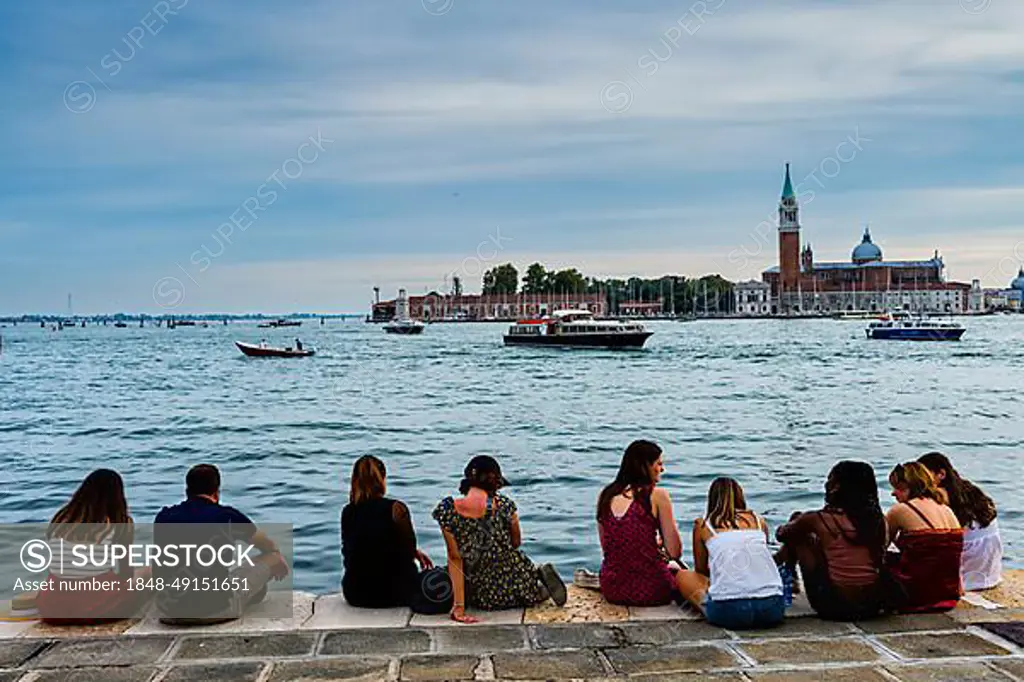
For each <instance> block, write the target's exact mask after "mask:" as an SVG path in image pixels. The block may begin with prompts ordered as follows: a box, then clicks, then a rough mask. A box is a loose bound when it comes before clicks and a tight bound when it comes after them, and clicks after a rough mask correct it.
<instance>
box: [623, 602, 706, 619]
mask: <svg viewBox="0 0 1024 682" xmlns="http://www.w3.org/2000/svg"><path fill="white" fill-rule="evenodd" d="M629 620H630V622H635V621H649V620H659V621H661V620H704V616H703V615H701V613H700V612H698V611H696V610H695V609H693V608H690V607H682V606H679V605H677V604H667V605H665V606H630V607H629Z"/></svg>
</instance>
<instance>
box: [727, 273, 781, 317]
mask: <svg viewBox="0 0 1024 682" xmlns="http://www.w3.org/2000/svg"><path fill="white" fill-rule="evenodd" d="M733 310H735V311H736V314H737V315H770V314H771V312H772V288H771V285H769V284H768V283H767V282H758V281H757V280H756V279H752V280H748V281H746V282H737V283H736V286H735V287H733Z"/></svg>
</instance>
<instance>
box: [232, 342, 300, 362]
mask: <svg viewBox="0 0 1024 682" xmlns="http://www.w3.org/2000/svg"><path fill="white" fill-rule="evenodd" d="M235 345H236V346H238V350H240V351H242V353H244V354H245V355H247V356H248V357H250V358H305V357H309V356H310V355H315V354H316V349H315V348H303V349H302V350H299V349H297V348H290V347H289V348H273V347H270V346H265V345H262V344H260V345H256V344H252V343H242V342H241V341H235Z"/></svg>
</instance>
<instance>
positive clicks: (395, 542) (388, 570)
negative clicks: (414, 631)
mask: <svg viewBox="0 0 1024 682" xmlns="http://www.w3.org/2000/svg"><path fill="white" fill-rule="evenodd" d="M386 492H387V469H386V468H385V467H384V462H382V461H381V460H379V459H378V458H376V457H374V456H373V455H363V456H362V457H360V458H359V459H357V460H356V463H355V465H354V466H353V467H352V486H351V492H350V494H349V503H348V504H347V505H345V508H344V509H343V510H342V512H341V553H342V557H343V563H344V566H345V574H344V576H343V577H342V581H341V590H342V593H343V594H344V596H345V601H346V602H348V603H349V604H350V605H352V606H355V607H358V608H389V607H395V606H411V607H412V608H413V610H414V611H416V612H417V613H446V612H448V611H449V610H450V609H451V603H452V597H451V587H450V582H449V580H448V576H447V574H446V573H444V571H443V570H442V569H434V564H433V562H431V560H430V557H428V556H427V555H426V554H425V553H423V552H422V551H420V550H419V549H418V548H417V546H416V532H415V530H413V525H412V519H411V517H410V515H409V508H408V507H407V506H406V505H405V504H404V503H403V502H400V501H399V500H394V499H390V498H387V497H385V496H384V495H385V493H386ZM417 563H419V566H420V568H419V569H417V567H416V564H417ZM421 570H422V572H421Z"/></svg>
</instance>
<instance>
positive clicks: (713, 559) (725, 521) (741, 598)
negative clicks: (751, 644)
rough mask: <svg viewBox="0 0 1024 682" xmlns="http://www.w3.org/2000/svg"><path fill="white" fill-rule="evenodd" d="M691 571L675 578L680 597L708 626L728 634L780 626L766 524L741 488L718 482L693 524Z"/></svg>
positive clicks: (778, 582) (781, 609) (777, 578)
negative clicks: (704, 507)
mask: <svg viewBox="0 0 1024 682" xmlns="http://www.w3.org/2000/svg"><path fill="white" fill-rule="evenodd" d="M693 555H694V564H695V568H696V570H695V571H682V572H680V575H679V577H678V580H679V581H680V585H681V586H682V590H683V594H684V595H686V598H687V599H688V600H689V601H690V603H691V604H693V605H694V606H696V607H697V608H698V609H700V610H701V611H703V613H704V615H705V617H706V618H707V621H708V622H709V623H711V624H712V625H717V626H719V627H723V628H728V629H730V630H743V629H750V628H766V627H772V626H775V625H778V624H779V623H781V622H782V619H783V618H784V617H785V614H786V603H785V599H784V598H783V589H782V576H781V575H780V573H779V567H778V566H776V564H775V560H774V559H773V558H772V554H771V552H770V551H769V550H768V524H767V523H766V522H765V521H764V519H762V518H761V517H760V516H758V515H757V514H756V513H754V512H753V511H750V510H749V509H747V503H746V500H745V498H744V495H743V489H742V488H741V487H740V484H739V483H737V482H736V481H735V480H733V479H731V478H717V479H715V480H714V481H713V482H712V483H711V488H710V490H709V491H708V507H707V515H706V516H705V517H704V518H697V519H696V520H694V522H693Z"/></svg>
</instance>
